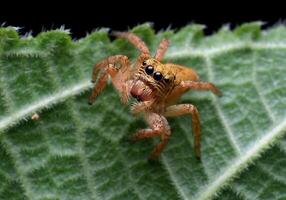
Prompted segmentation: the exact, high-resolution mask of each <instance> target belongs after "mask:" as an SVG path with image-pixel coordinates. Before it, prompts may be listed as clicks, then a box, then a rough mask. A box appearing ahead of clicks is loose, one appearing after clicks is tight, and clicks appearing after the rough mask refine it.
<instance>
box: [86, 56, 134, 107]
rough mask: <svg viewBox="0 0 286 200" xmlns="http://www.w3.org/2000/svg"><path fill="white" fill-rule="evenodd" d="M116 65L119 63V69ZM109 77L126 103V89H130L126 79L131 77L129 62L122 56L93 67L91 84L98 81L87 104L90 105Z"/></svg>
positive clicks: (110, 58) (103, 61) (112, 57)
mask: <svg viewBox="0 0 286 200" xmlns="http://www.w3.org/2000/svg"><path fill="white" fill-rule="evenodd" d="M118 63H120V67H119V68H118V67H117V66H116V65H117V64H118ZM109 76H110V77H111V78H112V84H113V85H114V87H115V88H116V89H117V90H118V91H119V92H120V93H121V95H122V98H121V99H122V101H123V102H126V99H127V100H128V88H129V87H130V83H129V82H128V79H129V78H130V76H131V65H130V61H129V60H128V58H127V57H126V56H124V55H115V56H110V57H108V58H106V59H104V60H102V61H100V62H98V63H97V64H96V65H95V66H94V68H93V73H92V82H96V80H97V79H98V80H97V83H96V84H95V86H94V88H93V90H92V94H91V96H90V97H89V101H88V102H89V104H92V103H93V102H94V101H95V99H96V97H97V96H98V95H99V93H100V92H101V91H102V90H103V89H104V87H105V85H106V82H107V80H108V77H109Z"/></svg>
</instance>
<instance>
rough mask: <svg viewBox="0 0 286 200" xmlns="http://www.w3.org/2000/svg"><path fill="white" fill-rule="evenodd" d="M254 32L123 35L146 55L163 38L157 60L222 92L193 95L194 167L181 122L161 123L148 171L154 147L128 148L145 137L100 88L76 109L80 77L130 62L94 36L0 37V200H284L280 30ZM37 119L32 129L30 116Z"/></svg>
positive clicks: (8, 32)
mask: <svg viewBox="0 0 286 200" xmlns="http://www.w3.org/2000/svg"><path fill="white" fill-rule="evenodd" d="M260 25H261V23H259V22H254V23H249V24H244V25H242V26H240V27H238V28H236V29H235V30H234V31H230V30H229V28H228V27H227V26H225V27H222V28H221V30H219V31H218V32H217V33H216V34H214V35H211V36H207V37H206V36H204V35H203V32H202V30H203V26H200V25H190V26H186V27H184V28H182V29H181V30H179V31H177V32H174V31H166V32H159V33H158V34H155V33H154V30H153V29H152V28H151V27H150V26H149V25H148V24H143V25H140V26H138V27H135V28H134V29H133V31H134V32H135V33H136V34H138V35H139V36H140V37H142V38H143V39H144V41H146V43H147V44H148V45H149V46H150V47H151V49H152V51H153V52H154V51H155V49H156V45H158V42H159V41H160V39H161V38H162V37H166V36H167V37H169V38H170V40H171V45H170V48H169V50H168V52H167V55H166V57H165V61H166V62H167V61H168V62H174V63H178V64H182V65H186V66H190V67H193V68H194V69H195V70H197V72H198V74H199V75H200V77H201V79H202V80H204V81H210V82H213V83H215V84H216V85H217V86H218V87H219V88H220V89H221V90H222V92H223V96H222V97H221V98H217V97H215V96H214V95H212V94H210V92H199V91H192V92H189V93H187V94H186V95H184V97H183V98H182V100H181V102H191V103H193V104H194V105H196V106H197V107H198V109H199V111H200V116H201V120H202V134H203V135H202V161H201V162H199V161H198V160H196V159H195V157H194V152H193V137H192V129H191V124H190V122H191V119H190V116H184V117H178V118H174V119H169V122H170V125H171V127H172V136H171V139H170V142H169V144H168V146H167V148H166V149H165V150H164V152H163V153H162V155H161V156H160V159H159V162H158V163H154V164H150V163H148V162H147V160H146V159H147V157H148V155H149V153H150V151H151V150H152V148H153V146H154V144H155V142H156V140H146V141H140V142H137V143H135V144H130V143H128V142H127V141H126V138H127V137H128V136H129V135H131V134H133V133H134V132H135V131H136V129H138V128H144V127H146V124H145V123H144V121H143V120H142V119H141V118H136V117H134V116H132V115H131V114H130V112H129V108H128V107H126V106H122V105H121V104H120V98H119V95H118V94H117V93H116V92H115V90H114V88H112V86H110V85H109V86H108V87H107V88H106V89H105V90H104V91H103V92H102V94H101V95H100V96H99V97H98V99H97V100H96V102H95V104H94V105H93V106H92V107H90V106H88V105H87V98H88V96H89V94H90V88H91V86H92V85H91V83H90V77H91V70H92V67H93V65H94V63H96V62H97V61H99V60H101V59H103V58H105V57H107V56H109V55H113V54H125V55H127V56H129V57H130V58H131V59H135V57H136V55H138V52H137V51H136V50H135V49H134V48H133V47H132V46H131V45H130V44H128V43H127V42H126V41H123V40H115V41H114V42H110V40H109V39H108V36H107V33H106V30H105V29H102V30H98V31H96V32H94V33H92V34H90V35H88V36H86V37H85V38H83V39H80V40H78V41H72V39H71V37H70V36H69V34H68V33H67V32H66V31H64V30H61V29H60V30H54V31H49V32H43V33H41V34H40V35H38V36H37V37H35V38H34V37H32V36H29V35H28V36H26V37H25V38H22V37H21V36H19V35H18V33H17V31H16V30H15V29H14V28H12V27H7V28H0V159H1V162H0V180H1V181H0V199H96V200H97V199H99V200H101V199H124V200H125V199H141V200H142V199H171V200H174V199H184V200H186V199H196V200H202V199H239V200H244V199H251V200H252V199H269V200H270V199H280V200H282V199H285V198H286V193H285V187H286V168H285V166H286V139H285V136H284V135H285V132H286V113H285V111H286V78H285V74H286V59H285V58H286V28H285V26H284V25H279V26H276V27H273V28H271V29H268V30H266V31H262V30H261V28H260ZM35 113H37V114H39V116H40V118H39V119H38V120H31V116H32V115H33V114H35Z"/></svg>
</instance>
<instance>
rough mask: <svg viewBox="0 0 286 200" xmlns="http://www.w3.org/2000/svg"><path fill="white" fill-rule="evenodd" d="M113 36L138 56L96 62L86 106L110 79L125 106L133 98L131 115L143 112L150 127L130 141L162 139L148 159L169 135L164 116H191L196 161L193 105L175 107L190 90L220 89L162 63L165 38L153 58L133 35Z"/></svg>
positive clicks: (197, 149)
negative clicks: (134, 101)
mask: <svg viewBox="0 0 286 200" xmlns="http://www.w3.org/2000/svg"><path fill="white" fill-rule="evenodd" d="M112 35H114V36H117V37H121V38H125V39H127V40H128V41H129V42H130V43H132V44H133V45H134V46H135V47H136V48H137V49H138V50H139V51H140V55H139V57H138V58H137V60H136V62H135V63H134V64H133V65H132V64H131V62H130V61H129V60H128V58H127V57H126V56H124V55H115V56H110V57H108V58H106V59H104V60H102V61H100V62H98V63H97V64H96V65H95V67H94V69H93V74H92V81H93V82H96V84H95V86H94V88H93V90H92V94H91V96H90V97H89V104H92V103H93V102H94V100H95V98H96V97H97V96H98V94H99V93H100V92H101V91H102V90H103V88H104V87H105V85H106V82H107V80H108V78H109V77H111V80H112V83H113V85H114V87H115V88H116V89H117V90H118V92H119V93H120V94H121V101H122V102H123V103H124V104H126V103H127V102H128V100H129V97H130V96H132V97H134V98H136V99H137V102H136V103H134V104H133V105H132V106H131V111H132V113H133V114H137V113H143V114H144V118H145V120H146V122H147V124H148V125H149V128H147V129H141V130H138V131H137V132H136V133H135V135H134V136H133V137H132V140H134V141H137V140H141V139H145V138H151V137H154V136H161V141H160V143H159V144H157V145H156V146H155V148H154V150H153V151H152V153H151V154H150V157H149V159H155V158H157V157H158V155H159V154H160V153H161V152H162V150H163V149H164V147H165V146H166V144H167V143H168V140H169V137H170V136H171V130H170V126H169V124H168V121H167V119H166V117H176V116H180V115H186V114H190V115H191V117H192V128H193V133H194V149H195V155H196V157H197V158H198V159H199V158H200V140H201V139H200V137H201V131H200V119H199V113H198V110H197V108H196V107H195V106H194V105H192V104H177V105H174V104H175V103H176V101H177V100H178V99H179V98H180V97H181V96H182V94H183V93H185V92H187V91H188V90H190V89H195V90H211V91H212V92H213V93H215V94H220V91H219V89H218V88H216V87H215V86H214V85H213V84H212V83H208V82H200V81H199V76H198V75H197V73H196V72H195V71H194V70H193V69H191V68H187V67H184V66H180V65H177V64H173V63H165V64H163V63H161V62H160V61H161V60H162V58H163V56H164V54H165V52H166V50H167V47H168V44H169V41H168V40H167V39H163V40H162V41H161V42H160V44H159V47H158V49H157V52H156V54H155V56H154V57H152V56H151V55H150V52H149V49H148V47H147V46H146V44H145V43H144V42H143V41H142V40H141V39H140V38H139V37H138V36H136V35H135V34H133V33H130V32H113V33H112Z"/></svg>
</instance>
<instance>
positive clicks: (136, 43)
mask: <svg viewBox="0 0 286 200" xmlns="http://www.w3.org/2000/svg"><path fill="white" fill-rule="evenodd" d="M111 35H113V36H116V37H121V38H125V39H127V40H128V41H129V42H130V43H132V44H133V45H134V46H135V47H136V48H137V49H139V51H141V53H144V54H150V51H149V49H148V47H147V46H146V44H145V42H143V40H141V39H140V38H139V37H138V36H137V35H135V34H134V33H131V32H118V31H114V32H112V33H111Z"/></svg>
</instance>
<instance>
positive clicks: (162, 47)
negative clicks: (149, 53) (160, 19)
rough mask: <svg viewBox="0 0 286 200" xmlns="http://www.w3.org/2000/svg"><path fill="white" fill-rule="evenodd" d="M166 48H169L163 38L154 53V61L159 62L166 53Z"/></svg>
mask: <svg viewBox="0 0 286 200" xmlns="http://www.w3.org/2000/svg"><path fill="white" fill-rule="evenodd" d="M168 46H169V40H168V39H166V38H163V39H162V40H161V42H160V44H159V46H158V49H157V51H156V54H155V59H157V60H158V61H161V60H162V59H163V57H164V55H165V53H166V51H167V48H168Z"/></svg>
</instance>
